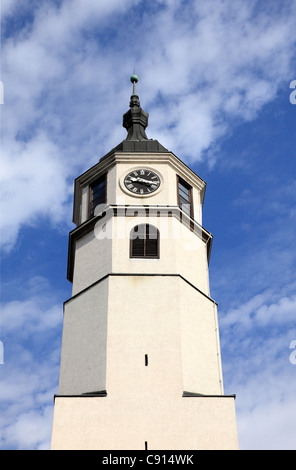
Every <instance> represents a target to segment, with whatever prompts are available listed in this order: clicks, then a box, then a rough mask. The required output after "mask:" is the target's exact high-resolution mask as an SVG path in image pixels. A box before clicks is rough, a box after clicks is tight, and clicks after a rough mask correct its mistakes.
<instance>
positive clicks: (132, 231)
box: [129, 223, 160, 259]
mask: <svg viewBox="0 0 296 470" xmlns="http://www.w3.org/2000/svg"><path fill="white" fill-rule="evenodd" d="M143 225H145V238H143V240H144V255H141V256H138V255H134V254H133V242H134V240H135V239H136V238H138V237H135V238H133V237H132V234H133V233H134V231H135V229H136V228H137V227H140V226H143ZM148 227H153V229H155V230H156V234H157V238H156V240H157V243H156V254H155V255H147V249H146V248H147V239H148V240H149V236H148V237H147V233H148V232H147V230H148ZM129 254H130V258H131V259H159V257H160V233H159V230H158V228H157V227H155V225H152V224H147V223H141V224H138V225H135V226H134V227H133V228H132V229H131V231H130V253H129Z"/></svg>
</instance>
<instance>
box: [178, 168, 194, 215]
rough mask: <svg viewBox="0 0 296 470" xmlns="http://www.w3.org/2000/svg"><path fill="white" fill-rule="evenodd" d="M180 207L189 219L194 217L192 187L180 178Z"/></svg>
mask: <svg viewBox="0 0 296 470" xmlns="http://www.w3.org/2000/svg"><path fill="white" fill-rule="evenodd" d="M178 205H179V206H180V208H181V209H182V211H184V212H185V213H186V214H187V215H189V217H193V204H192V187H191V186H190V185H189V184H188V183H187V182H186V181H184V180H183V179H182V178H180V177H178Z"/></svg>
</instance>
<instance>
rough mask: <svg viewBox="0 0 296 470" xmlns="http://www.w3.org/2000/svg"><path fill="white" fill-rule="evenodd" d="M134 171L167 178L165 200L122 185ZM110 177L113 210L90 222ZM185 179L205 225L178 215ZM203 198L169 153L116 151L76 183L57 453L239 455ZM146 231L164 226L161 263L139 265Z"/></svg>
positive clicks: (201, 185) (199, 185) (200, 185)
mask: <svg viewBox="0 0 296 470" xmlns="http://www.w3.org/2000/svg"><path fill="white" fill-rule="evenodd" d="M135 168H150V169H151V170H153V171H155V172H157V173H158V174H159V175H160V178H161V186H160V188H159V190H157V191H156V192H155V194H153V195H151V196H149V197H136V196H133V195H129V194H128V192H127V191H126V189H125V188H124V187H123V183H122V182H123V178H124V176H125V174H126V173H127V172H129V171H132V170H133V169H135ZM104 173H107V180H106V181H107V199H106V204H103V205H102V207H99V208H97V210H96V211H95V218H94V219H93V220H92V221H89V220H88V213H89V212H88V199H89V185H90V184H91V183H92V182H93V181H95V179H96V178H97V177H99V176H100V175H102V174H104ZM177 176H180V177H182V178H184V179H185V180H186V181H188V183H189V184H190V185H191V186H192V201H193V206H194V207H193V210H194V220H190V218H188V217H187V216H186V215H185V214H182V211H181V210H180V209H179V207H178V195H177ZM204 191H205V182H204V181H203V180H202V179H201V178H199V177H198V176H197V175H195V174H194V173H193V172H192V171H191V170H190V169H189V168H188V167H187V166H186V165H184V164H183V163H182V162H181V161H180V160H179V159H178V158H177V157H175V156H174V155H173V154H171V153H170V152H167V153H162V154H159V155H158V154H147V153H145V154H144V153H143V154H136V155H135V154H126V153H118V154H116V153H115V154H114V155H112V154H111V155H110V156H109V157H108V158H106V159H104V160H102V161H101V162H100V163H98V164H97V165H95V167H93V168H91V169H90V170H88V171H87V172H85V173H84V174H83V175H81V177H79V178H78V179H77V180H76V182H75V200H74V219H73V220H74V221H75V223H76V224H77V226H78V228H77V230H76V231H74V233H73V236H72V238H71V249H70V250H69V263H70V265H71V272H72V273H73V274H72V277H71V279H72V280H73V290H72V298H71V299H69V300H68V301H67V302H65V304H64V327H63V340H62V355H61V368H60V385H59V395H58V396H56V398H55V410H54V422H53V433H52V449H114V450H115V449H144V443H145V442H148V443H149V448H150V449H155V450H156V449H226V448H227V449H236V448H238V441H237V431H236V419H235V407H234V397H233V396H231V397H225V396H224V390H223V377H222V364H221V353H220V344H219V328H218V316H217V304H216V302H215V301H214V300H213V299H212V298H211V296H210V287H209V273H208V261H209V243H210V242H211V234H209V232H207V231H206V230H205V229H203V228H202V204H203V198H204ZM150 209H151V210H150ZM141 223H148V224H151V225H153V226H155V227H157V228H158V230H159V236H160V241H159V258H158V259H141V258H140V259H133V258H131V257H130V233H131V230H132V229H133V228H134V227H135V225H138V224H141ZM184 392H185V395H186V393H187V394H188V393H189V395H190V394H191V396H187V395H186V396H184ZM98 395H99V396H98ZM193 395H194V396H193Z"/></svg>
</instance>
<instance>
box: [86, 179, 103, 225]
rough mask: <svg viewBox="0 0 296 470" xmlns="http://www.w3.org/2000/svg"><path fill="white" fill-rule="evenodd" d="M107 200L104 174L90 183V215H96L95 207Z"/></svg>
mask: <svg viewBox="0 0 296 470" xmlns="http://www.w3.org/2000/svg"><path fill="white" fill-rule="evenodd" d="M105 202H106V175H102V176H101V177H100V178H99V179H97V180H96V181H95V182H94V183H92V184H91V185H90V194H89V217H93V215H95V208H96V206H98V205H100V204H105Z"/></svg>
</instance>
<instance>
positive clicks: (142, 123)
mask: <svg viewBox="0 0 296 470" xmlns="http://www.w3.org/2000/svg"><path fill="white" fill-rule="evenodd" d="M130 80H131V82H132V84H133V94H132V96H131V99H130V109H129V110H128V111H127V112H126V113H125V114H124V115H123V123H122V125H123V127H124V128H125V129H126V130H127V137H126V139H125V140H148V138H147V136H146V132H145V129H146V127H147V126H148V117H149V114H148V113H146V111H144V110H143V109H142V108H141V106H140V100H139V97H138V95H137V92H136V83H137V82H138V80H139V78H138V76H137V75H135V74H133V75H132V76H131V78H130Z"/></svg>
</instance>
